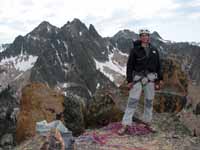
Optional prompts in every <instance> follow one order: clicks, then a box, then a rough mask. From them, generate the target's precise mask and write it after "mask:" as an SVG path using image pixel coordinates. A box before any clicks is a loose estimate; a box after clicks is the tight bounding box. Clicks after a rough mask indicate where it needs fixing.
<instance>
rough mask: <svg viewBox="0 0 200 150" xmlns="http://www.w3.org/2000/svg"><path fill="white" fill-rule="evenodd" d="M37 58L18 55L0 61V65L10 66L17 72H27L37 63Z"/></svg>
mask: <svg viewBox="0 0 200 150" xmlns="http://www.w3.org/2000/svg"><path fill="white" fill-rule="evenodd" d="M37 58H38V56H32V55H22V54H21V55H18V56H15V57H13V56H12V57H9V58H7V57H6V58H4V59H2V60H1V62H0V65H10V64H12V65H13V66H14V67H15V68H16V69H17V70H19V71H27V70H28V69H31V68H32V67H33V66H34V64H35V62H36V61H37Z"/></svg>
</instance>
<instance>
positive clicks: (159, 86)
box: [155, 80, 164, 90]
mask: <svg viewBox="0 0 200 150" xmlns="http://www.w3.org/2000/svg"><path fill="white" fill-rule="evenodd" d="M163 85H164V83H163V80H160V81H158V82H156V83H155V90H160V89H162V87H163Z"/></svg>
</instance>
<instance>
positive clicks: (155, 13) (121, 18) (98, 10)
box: [0, 0, 200, 43]
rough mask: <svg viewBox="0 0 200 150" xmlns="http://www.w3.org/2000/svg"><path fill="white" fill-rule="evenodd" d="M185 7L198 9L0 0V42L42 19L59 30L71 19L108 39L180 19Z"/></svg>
mask: <svg viewBox="0 0 200 150" xmlns="http://www.w3.org/2000/svg"><path fill="white" fill-rule="evenodd" d="M186 6H187V7H197V6H200V0H191V1H187V3H185V2H182V1H181V0H163V1H160V0H151V1H147V0H101V1H99V0H84V1H82V0H1V5H0V31H1V33H2V32H3V34H1V35H0V43H2V42H4V41H3V39H5V37H6V39H8V38H9V37H10V42H11V41H12V40H13V39H14V38H15V37H16V36H17V35H18V34H22V35H23V34H25V33H28V32H30V31H31V30H32V29H33V28H34V27H36V26H37V25H38V24H39V23H40V22H42V21H43V20H47V21H49V22H50V23H52V24H53V25H56V26H58V27H61V26H62V25H64V24H65V23H66V22H67V21H68V20H72V19H73V18H79V19H81V20H82V21H83V22H84V23H86V24H87V25H88V24H90V23H91V24H94V25H95V27H96V28H97V30H98V31H99V32H100V34H102V35H103V36H108V35H109V36H111V35H113V34H114V33H116V32H117V31H118V30H119V29H124V28H130V29H131V30H132V29H136V28H138V27H140V26H146V25H148V26H150V25H149V24H155V23H160V22H163V21H165V22H170V21H177V20H180V19H182V18H183V16H181V15H180V14H179V13H178V12H177V11H176V10H177V9H183V8H184V7H186ZM183 11H184V10H183ZM198 17H199V12H193V13H190V14H188V15H187V16H185V17H184V19H185V21H186V20H187V19H192V20H194V19H197V18H198ZM167 20H168V21H167ZM188 21H190V20H188ZM136 26H137V27H136ZM156 26H159V24H157V25H156Z"/></svg>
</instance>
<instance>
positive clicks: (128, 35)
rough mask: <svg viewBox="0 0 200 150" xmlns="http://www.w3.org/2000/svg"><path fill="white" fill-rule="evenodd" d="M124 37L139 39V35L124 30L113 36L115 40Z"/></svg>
mask: <svg viewBox="0 0 200 150" xmlns="http://www.w3.org/2000/svg"><path fill="white" fill-rule="evenodd" d="M122 37H123V38H126V39H137V38H138V35H137V34H136V33H135V32H134V31H130V30H128V29H124V30H120V31H119V32H117V33H116V34H115V35H114V36H113V38H115V39H118V38H122Z"/></svg>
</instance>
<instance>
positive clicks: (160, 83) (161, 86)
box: [159, 80, 164, 89]
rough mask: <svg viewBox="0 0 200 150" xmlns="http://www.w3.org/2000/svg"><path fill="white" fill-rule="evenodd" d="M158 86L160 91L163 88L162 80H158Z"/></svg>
mask: <svg viewBox="0 0 200 150" xmlns="http://www.w3.org/2000/svg"><path fill="white" fill-rule="evenodd" d="M159 85H160V88H161V89H162V88H163V85H164V82H163V80H160V82H159Z"/></svg>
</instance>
